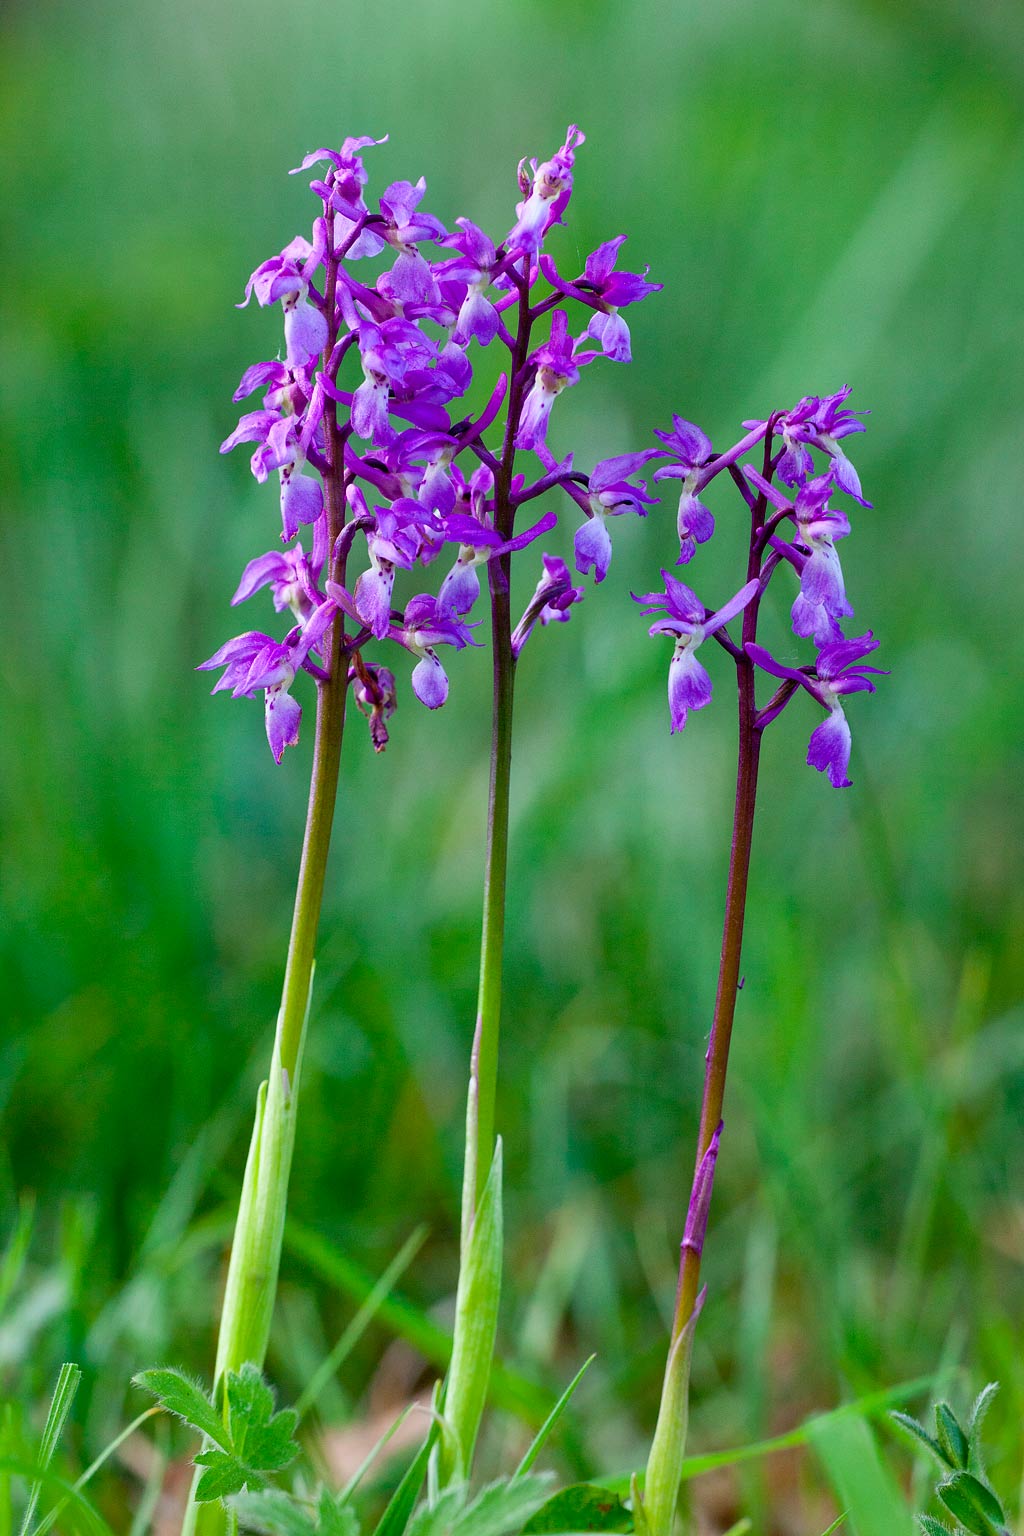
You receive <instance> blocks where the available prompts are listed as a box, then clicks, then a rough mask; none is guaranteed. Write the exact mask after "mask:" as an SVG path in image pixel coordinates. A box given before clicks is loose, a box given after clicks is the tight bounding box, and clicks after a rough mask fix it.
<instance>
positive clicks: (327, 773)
mask: <svg viewBox="0 0 1024 1536" xmlns="http://www.w3.org/2000/svg"><path fill="white" fill-rule="evenodd" d="M337 274H338V263H337V258H336V257H334V256H331V257H329V258H328V261H327V277H326V282H325V285H324V297H325V308H326V312H327V315H328V317H329V323H330V330H329V336H328V341H327V345H326V347H325V349H324V354H323V366H324V368H325V370H326V369H328V368H329V366H330V359H331V353H332V351H333V348H334V344H335V341H336V340H337V325H336V323H335V322H334V319H333V316H334V293H335V288H336V285H337ZM323 425H324V439H325V445H326V456H327V469H326V471H325V473H324V477H323V478H324V494H325V503H326V514H327V534H328V545H327V547H328V549H329V550H330V551H332V554H331V557H330V562H329V570H330V575H331V577H332V579H333V580H334V581H336V582H338V584H339V585H341V586H344V584H345V557H344V556H342V557H341V558H340V559H335V558H334V556H333V550H334V547H335V541H336V539H337V537H338V534H339V533H340V532H341V529H342V527H343V526H344V523H345V461H344V438H343V434H342V433H341V432H339V429H338V417H337V406H336V405H335V402H334V401H333V400H332V399H330V398H329V397H328V398H327V400H326V403H325V408H324V415H323ZM328 635H329V644H328V649H327V654H326V656H325V662H326V670H327V673H328V676H327V678H326V680H325V681H322V682H319V683H318V684H317V702H316V736H315V739H314V743H313V768H312V773H311V777H310V785H309V802H308V806H307V810H306V830H305V834H304V836H303V840H302V857H301V859H300V862H299V878H298V884H297V887H296V891H295V907H294V910H293V913H292V927H291V935H290V938H289V941H288V957H287V960H286V961H285V971H284V983H283V986H282V990H281V1007H280V1009H279V1011H278V1015H277V1029H276V1032H275V1036H274V1049H273V1053H272V1055H271V1061H270V1075H269V1077H268V1079H267V1081H266V1082H265V1083H262V1084H261V1085H260V1089H259V1093H258V1095H257V1101H256V1116H255V1120H254V1123H253V1131H252V1139H251V1141H250V1143H249V1156H248V1159H247V1161H246V1166H245V1176H244V1179H243V1183H242V1193H241V1198H240V1200H239V1205H238V1216H237V1218H236V1221H235V1231H234V1236H233V1239H232V1243H231V1257H230V1259H229V1261H228V1274H227V1282H226V1284H225V1288H224V1301H223V1303H222V1307H221V1317H220V1329H219V1333H218V1337H217V1360H216V1366H215V1369H214V1381H215V1384H219V1383H221V1382H222V1381H223V1379H224V1376H225V1373H226V1372H228V1371H239V1370H240V1369H241V1367H242V1366H243V1365H245V1364H247V1363H252V1364H254V1365H257V1366H259V1367H260V1369H262V1367H263V1363H264V1360H265V1358H266V1353H267V1345H268V1342H269V1340H270V1325H271V1320H272V1318H273V1311H274V1298H275V1295H276V1292H277V1276H278V1270H279V1268H280V1264H281V1248H282V1244H283V1241H284V1223H285V1214H286V1210H287V1204H288V1182H289V1178H290V1175H291V1165H292V1153H293V1150H294V1147H295V1122H296V1111H297V1104H298V1088H299V1074H300V1070H301V1066H302V1052H303V1046H304V1043H305V1037H306V1024H307V1022H308V1019H309V1003H310V996H311V993H312V988H313V972H314V968H315V951H316V939H317V930H318V928H319V924H320V907H321V903H322V901H323V893H324V881H325V878H326V874H327V858H328V854H329V852H330V846H331V828H332V826H333V823H334V807H335V801H336V799H337V793H338V773H339V768H340V764H341V745H342V738H343V735H344V729H345V702H346V698H347V695H348V655H347V651H346V649H345V638H346V637H345V633H344V628H343V624H342V620H341V617H340V615H339V616H338V617H337V618H336V620H335V622H334V623H333V624H332V625H331V627H330V629H329V630H328ZM223 1407H224V1416H225V1420H227V1416H228V1403H227V1395H226V1393H225V1396H224V1404H223ZM200 1471H201V1469H198V1468H197V1471H196V1477H195V1479H194V1480H193V1484H192V1496H191V1497H190V1499H189V1504H188V1507H187V1509H186V1512H185V1520H184V1523H183V1526H182V1536H191V1533H193V1532H195V1531H197V1530H198V1531H200V1532H202V1536H207V1533H208V1532H209V1533H210V1536H213V1533H220V1532H223V1531H224V1530H225V1528H227V1529H229V1530H232V1531H233V1530H234V1529H235V1528H236V1526H237V1521H236V1519H235V1516H234V1515H233V1514H230V1513H229V1514H227V1515H225V1512H224V1510H223V1508H222V1507H221V1506H220V1504H219V1503H218V1504H216V1505H201V1506H200V1505H197V1504H196V1502H195V1489H196V1483H197V1482H198V1477H199V1474H200Z"/></svg>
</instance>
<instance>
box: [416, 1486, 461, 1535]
mask: <svg viewBox="0 0 1024 1536" xmlns="http://www.w3.org/2000/svg"><path fill="white" fill-rule="evenodd" d="M468 1495H469V1484H468V1483H454V1484H453V1485H452V1487H450V1488H446V1489H445V1490H444V1492H443V1493H441V1494H439V1495H438V1497H437V1498H436V1499H434V1500H433V1502H431V1501H430V1500H429V1499H428V1500H427V1502H426V1503H425V1504H424V1505H423V1506H422V1508H420V1509H418V1510H417V1512H416V1514H415V1516H414V1517H413V1519H412V1521H411V1522H410V1525H409V1529H408V1533H407V1536H449V1533H450V1532H451V1531H453V1530H454V1529H455V1521H456V1520H457V1519H458V1517H459V1515H460V1513H461V1512H462V1509H463V1507H464V1505H465V1503H466V1499H467V1497H468Z"/></svg>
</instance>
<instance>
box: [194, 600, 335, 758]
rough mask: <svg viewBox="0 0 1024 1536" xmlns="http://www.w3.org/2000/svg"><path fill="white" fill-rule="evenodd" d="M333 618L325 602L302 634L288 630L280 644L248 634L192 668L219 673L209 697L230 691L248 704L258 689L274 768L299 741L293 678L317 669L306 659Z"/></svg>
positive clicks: (330, 606)
mask: <svg viewBox="0 0 1024 1536" xmlns="http://www.w3.org/2000/svg"><path fill="white" fill-rule="evenodd" d="M336 613H337V607H336V605H335V604H334V603H333V602H332V601H331V600H330V599H328V600H327V601H325V602H323V603H321V605H320V606H319V608H317V609H316V610H315V611H314V612H313V613H312V615H311V616H310V618H309V620H308V621H307V623H306V624H305V625H304V626H303V627H302V628H301V629H300V628H296V629H294V630H292V632H291V634H290V635H289V636H288V637H287V639H286V640H284V641H283V642H278V641H277V640H274V639H272V638H271V636H270V635H264V634H262V633H260V631H258V630H250V631H248V632H247V633H246V634H244V635H237V636H236V637H235V638H234V639H233V640H229V641H228V642H227V644H226V645H222V646H221V648H220V650H218V651H215V652H214V654H213V655H212V656H211V657H210V658H209V660H208V661H203V662H200V664H199V666H198V667H197V668H196V671H197V672H207V671H209V670H210V669H211V668H214V667H223V668H224V672H223V674H222V675H221V677H220V678H219V679H218V681H217V682H216V683H215V684H214V687H213V692H214V693H219V692H220V690H221V689H222V688H230V689H231V694H232V697H233V698H236V699H239V698H247V699H251V698H254V697H255V695H256V692H257V690H258V689H263V691H264V694H265V715H266V726H267V740H268V741H269V743H270V750H271V752H272V753H273V754H274V761H275V763H280V761H281V758H282V757H283V756H284V749H285V747H294V746H295V745H296V744H297V743H298V740H299V723H300V721H301V719H302V706H301V705H300V704H299V703H298V701H297V700H296V699H293V698H292V696H291V694H290V693H289V689H290V688H291V685H292V683H293V682H294V680H295V674H296V673H297V672H298V670H299V668H300V667H305V668H306V670H307V671H313V672H314V673H318V672H319V668H317V667H316V666H315V665H314V664H313V663H311V662H310V661H309V655H310V652H311V651H315V650H317V649H318V648H319V647H320V642H321V641H322V640H323V637H324V635H325V634H326V632H327V630H328V628H329V627H330V624H331V622H332V620H333V619H334V616H335V614H336ZM320 675H323V674H322V673H321V674H320Z"/></svg>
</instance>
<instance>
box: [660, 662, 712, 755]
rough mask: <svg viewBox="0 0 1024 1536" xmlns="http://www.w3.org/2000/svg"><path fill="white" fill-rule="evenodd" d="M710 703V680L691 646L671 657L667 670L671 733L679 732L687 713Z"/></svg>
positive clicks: (684, 722)
mask: <svg viewBox="0 0 1024 1536" xmlns="http://www.w3.org/2000/svg"><path fill="white" fill-rule="evenodd" d="M710 703H711V679H710V677H709V676H708V674H707V672H706V671H705V669H704V667H703V666H702V665H701V663H700V662H699V661H698V660H697V657H696V655H695V653H694V650H693V648H692V646H687V647H686V649H685V650H684V651H681V652H679V653H678V654H677V655H675V656H673V658H672V660H671V662H670V664H669V669H668V707H669V715H670V718H671V721H672V731H673V733H674V732H676V731H681V730H682V729H683V726H684V725H685V724H686V715H687V711H688V710H691V709H703V708H704V707H705V705H706V704H710Z"/></svg>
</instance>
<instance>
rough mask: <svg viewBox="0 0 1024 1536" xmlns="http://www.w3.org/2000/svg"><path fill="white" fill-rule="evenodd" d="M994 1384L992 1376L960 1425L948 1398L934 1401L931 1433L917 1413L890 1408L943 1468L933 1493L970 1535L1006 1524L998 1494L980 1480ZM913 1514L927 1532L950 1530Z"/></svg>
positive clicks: (998, 1530) (991, 1532) (938, 1534)
mask: <svg viewBox="0 0 1024 1536" xmlns="http://www.w3.org/2000/svg"><path fill="white" fill-rule="evenodd" d="M998 1390H999V1389H998V1385H997V1384H996V1383H995V1382H991V1383H990V1384H989V1385H988V1386H987V1387H985V1388H984V1390H983V1391H982V1392H980V1393H979V1394H978V1396H977V1398H976V1399H975V1401H974V1405H973V1407H972V1409H971V1412H970V1416H969V1418H968V1427H967V1429H966V1430H965V1429H964V1427H963V1425H962V1424H961V1423H960V1421H959V1419H958V1418H957V1416H956V1414H955V1413H954V1411H953V1409H952V1408H951V1406H950V1405H949V1403H947V1402H939V1403H936V1405H935V1429H936V1438H934V1439H933V1438H932V1436H931V1435H929V1434H928V1432H927V1431H926V1430H925V1428H924V1426H923V1425H922V1424H920V1423H919V1422H918V1421H917V1420H916V1419H912V1418H910V1417H909V1416H908V1415H907V1414H904V1413H894V1414H893V1415H892V1418H893V1419H894V1421H895V1422H896V1423H897V1424H899V1426H900V1427H901V1428H902V1429H904V1430H907V1431H909V1432H910V1434H911V1435H913V1437H914V1439H915V1440H916V1442H917V1443H918V1444H920V1445H924V1446H925V1447H926V1448H927V1449H928V1450H929V1451H930V1452H931V1454H932V1455H933V1456H934V1458H935V1460H936V1461H937V1462H938V1463H939V1465H940V1466H941V1467H942V1468H943V1470H944V1471H945V1470H946V1469H947V1468H949V1467H952V1468H953V1469H954V1470H953V1471H951V1472H949V1473H948V1474H947V1475H946V1476H944V1477H943V1478H942V1480H941V1482H940V1483H939V1484H938V1486H937V1487H936V1490H935V1492H936V1496H937V1498H938V1499H939V1501H940V1502H941V1503H942V1504H943V1505H944V1506H945V1508H946V1509H947V1510H948V1512H949V1513H950V1514H951V1515H953V1516H954V1518H955V1519H956V1520H957V1522H958V1524H957V1530H958V1531H967V1532H969V1533H970V1536H1002V1533H1003V1532H1004V1531H1005V1529H1006V1515H1005V1513H1004V1511H1003V1507H1002V1505H1001V1504H1000V1502H999V1500H998V1498H997V1497H996V1495H995V1493H994V1492H993V1491H992V1489H991V1488H990V1487H989V1486H988V1484H987V1483H986V1482H985V1481H984V1480H983V1477H984V1459H983V1455H982V1447H981V1431H982V1426H983V1423H984V1418H985V1414H986V1413H987V1411H988V1409H989V1407H990V1405H991V1403H992V1400H993V1398H994V1397H995V1395H996V1392H997V1391H998ZM918 1519H919V1521H920V1524H921V1526H922V1529H923V1530H924V1531H925V1532H926V1536H949V1532H948V1528H947V1527H946V1526H944V1525H943V1524H942V1523H941V1522H940V1521H938V1520H936V1519H935V1518H934V1517H933V1516H931V1515H919V1516H918Z"/></svg>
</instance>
